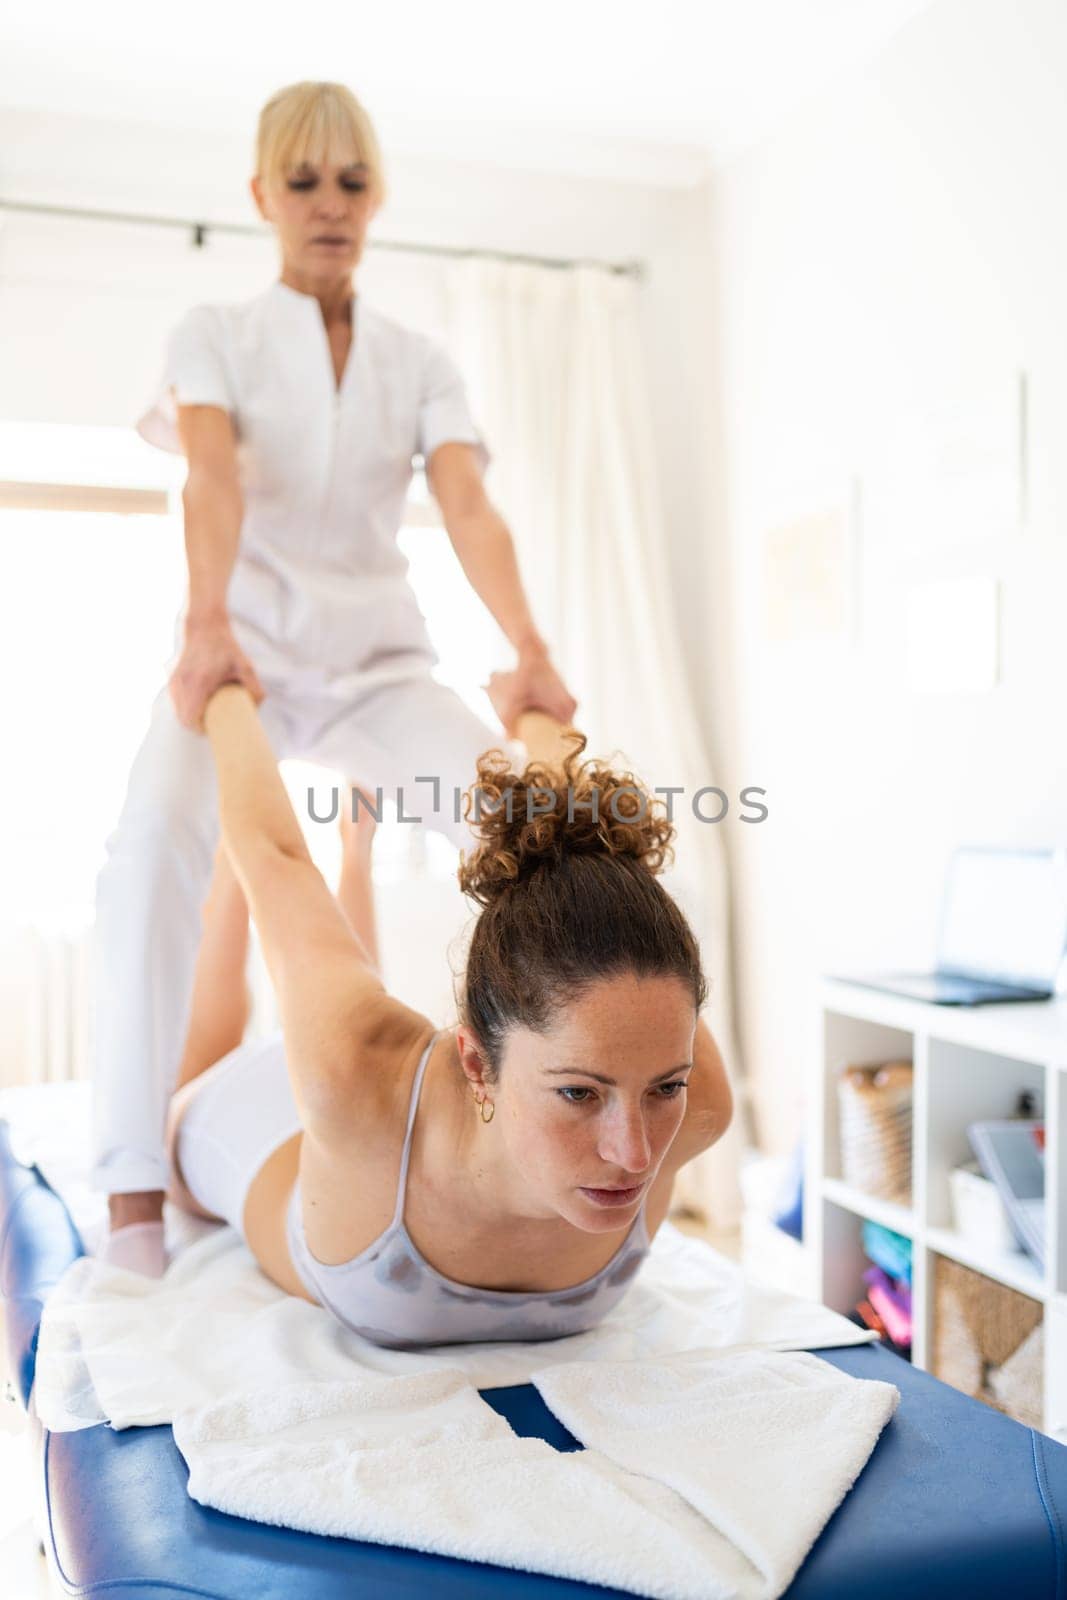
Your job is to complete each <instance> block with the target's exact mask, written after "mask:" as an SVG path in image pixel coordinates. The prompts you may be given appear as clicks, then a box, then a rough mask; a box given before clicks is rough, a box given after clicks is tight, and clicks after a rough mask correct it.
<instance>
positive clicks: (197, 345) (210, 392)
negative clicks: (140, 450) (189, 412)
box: [137, 306, 236, 455]
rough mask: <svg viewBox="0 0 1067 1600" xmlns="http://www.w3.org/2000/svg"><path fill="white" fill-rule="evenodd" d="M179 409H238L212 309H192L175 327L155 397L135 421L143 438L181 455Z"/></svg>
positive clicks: (221, 334)
mask: <svg viewBox="0 0 1067 1600" xmlns="http://www.w3.org/2000/svg"><path fill="white" fill-rule="evenodd" d="M179 405H185V406H222V407H223V408H224V409H225V410H226V411H229V412H230V413H231V414H233V413H235V411H236V395H235V388H234V383H233V376H232V372H231V370H230V367H229V364H228V361H227V357H226V351H225V349H224V342H223V329H222V325H221V319H220V317H219V314H218V311H217V309H216V308H215V307H214V306H194V307H193V308H192V310H191V311H187V312H186V313H185V315H184V317H182V318H181V320H180V322H178V323H177V324H176V326H175V327H174V328H173V330H172V332H171V334H170V337H169V339H168V340H167V351H166V357H165V360H164V364H163V375H162V378H161V379H160V384H159V389H158V391H157V395H156V399H155V401H154V402H153V404H152V405H151V406H150V407H149V409H148V410H147V411H146V412H145V413H144V415H143V416H142V417H140V418H139V419H138V422H137V432H138V433H139V434H140V435H141V438H142V439H147V441H148V443H149V444H154V445H158V447H159V448H160V449H161V450H171V451H174V452H175V453H176V454H179V455H180V454H181V440H180V438H179V436H178V406H179Z"/></svg>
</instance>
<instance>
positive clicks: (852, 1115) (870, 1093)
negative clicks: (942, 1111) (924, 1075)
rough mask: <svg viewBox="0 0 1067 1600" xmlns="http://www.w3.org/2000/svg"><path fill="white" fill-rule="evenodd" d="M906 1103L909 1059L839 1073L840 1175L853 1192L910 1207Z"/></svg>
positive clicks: (909, 1086)
mask: <svg viewBox="0 0 1067 1600" xmlns="http://www.w3.org/2000/svg"><path fill="white" fill-rule="evenodd" d="M911 1100H912V1066H911V1062H910V1061H887V1062H884V1063H883V1064H881V1065H876V1066H851V1067H846V1068H845V1069H844V1071H843V1072H841V1073H840V1074H839V1076H838V1080H837V1102H838V1111H839V1122H840V1128H841V1175H842V1177H843V1178H844V1180H845V1182H846V1183H847V1184H850V1185H851V1186H852V1187H853V1188H854V1189H861V1190H862V1191H863V1193H864V1194H869V1195H875V1196H877V1197H878V1198H880V1199H883V1200H895V1201H897V1202H898V1203H899V1204H902V1205H910V1204H911Z"/></svg>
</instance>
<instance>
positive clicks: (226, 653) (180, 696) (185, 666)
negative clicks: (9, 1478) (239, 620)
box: [169, 617, 266, 733]
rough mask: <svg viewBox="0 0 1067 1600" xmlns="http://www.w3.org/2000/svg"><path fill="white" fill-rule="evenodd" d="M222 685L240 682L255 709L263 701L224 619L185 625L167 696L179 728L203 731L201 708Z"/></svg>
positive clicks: (252, 669)
mask: <svg viewBox="0 0 1067 1600" xmlns="http://www.w3.org/2000/svg"><path fill="white" fill-rule="evenodd" d="M224 683H243V684H244V686H245V688H246V689H247V690H248V691H249V693H250V694H251V696H252V698H253V700H254V701H255V703H256V705H257V706H258V705H259V704H260V702H261V701H262V700H264V699H265V698H266V693H265V691H264V688H263V685H262V684H261V683H260V681H259V677H258V676H257V673H256V669H255V667H254V666H253V665H252V663H251V661H250V660H249V659H248V657H247V656H246V655H245V653H244V651H243V650H242V649H241V646H240V645H239V644H238V643H237V640H236V639H235V638H234V636H233V631H232V629H231V628H230V624H229V621H228V620H227V619H226V618H225V617H220V618H217V619H212V620H211V621H206V622H198V623H190V622H188V621H187V622H186V625H185V639H184V642H183V645H182V653H181V655H180V656H179V658H178V662H177V665H176V666H175V668H174V671H173V672H172V673H171V677H170V685H169V687H170V697H171V699H172V700H173V702H174V709H175V711H176V712H177V713H178V720H179V722H181V724H182V726H183V727H186V728H191V729H192V730H193V731H194V732H196V733H203V731H204V707H205V706H206V705H207V703H208V701H209V700H210V698H211V696H212V695H213V694H214V693H215V690H216V689H218V688H220V687H221V686H222V684H224Z"/></svg>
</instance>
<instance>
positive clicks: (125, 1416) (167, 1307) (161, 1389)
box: [34, 1222, 874, 1432]
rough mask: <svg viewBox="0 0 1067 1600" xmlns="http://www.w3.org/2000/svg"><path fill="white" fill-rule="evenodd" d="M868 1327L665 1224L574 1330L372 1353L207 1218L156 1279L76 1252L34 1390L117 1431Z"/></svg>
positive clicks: (815, 1342) (42, 1343)
mask: <svg viewBox="0 0 1067 1600" xmlns="http://www.w3.org/2000/svg"><path fill="white" fill-rule="evenodd" d="M873 1337H874V1335H873V1334H871V1333H870V1332H868V1331H867V1330H866V1329H861V1328H857V1327H856V1326H855V1325H854V1324H853V1323H851V1322H849V1321H847V1319H846V1318H845V1317H841V1316H838V1315H837V1313H836V1312H833V1311H828V1310H827V1309H826V1307H825V1306H821V1305H819V1304H817V1302H815V1301H809V1300H801V1299H798V1298H797V1297H795V1296H793V1295H786V1294H782V1293H780V1292H779V1291H777V1290H773V1289H766V1288H762V1287H761V1286H759V1285H757V1284H754V1283H751V1282H750V1281H748V1280H747V1279H746V1278H745V1277H744V1275H743V1274H742V1273H741V1271H740V1270H739V1268H738V1267H737V1265H736V1264H735V1263H734V1262H732V1261H729V1260H727V1258H726V1257H725V1256H722V1255H720V1254H719V1253H718V1252H717V1251H715V1250H713V1249H712V1248H711V1247H710V1246H709V1245H708V1244H706V1243H705V1242H704V1241H703V1240H702V1239H694V1238H690V1237H688V1236H686V1235H685V1234H683V1233H681V1232H680V1231H679V1229H677V1228H676V1227H675V1226H674V1225H673V1224H672V1223H669V1222H665V1223H663V1225H662V1226H661V1227H660V1229H659V1231H658V1233H657V1234H656V1237H655V1239H654V1241H653V1244H652V1249H651V1252H650V1253H649V1255H648V1256H647V1257H646V1259H645V1261H644V1262H643V1264H642V1267H641V1271H640V1272H639V1273H638V1275H637V1277H636V1279H635V1280H634V1282H633V1283H632V1284H631V1286H630V1288H629V1290H628V1291H627V1293H626V1294H625V1295H624V1296H623V1298H622V1299H621V1300H620V1301H619V1302H618V1304H617V1305H616V1306H615V1307H614V1308H613V1310H612V1311H611V1312H610V1313H609V1315H608V1316H607V1317H606V1318H605V1319H604V1321H603V1322H602V1323H601V1324H600V1325H599V1327H596V1328H594V1329H592V1330H591V1331H590V1332H589V1333H579V1334H573V1335H570V1336H568V1337H567V1338H564V1339H554V1340H552V1341H550V1342H549V1343H541V1344H539V1343H530V1342H527V1343H517V1342H516V1343H500V1344H459V1345H438V1346H435V1347H432V1348H430V1349H426V1350H420V1351H407V1350H387V1349H384V1348H382V1347H380V1346H378V1345H374V1344H371V1343H370V1342H369V1341H368V1340H366V1339H363V1338H361V1337H360V1336H359V1334H357V1333H353V1332H351V1331H350V1330H349V1329H347V1328H344V1327H342V1325H341V1324H340V1323H339V1322H338V1321H337V1320H336V1318H335V1317H333V1316H331V1315H330V1313H329V1312H327V1311H324V1310H323V1309H322V1308H321V1307H320V1306H314V1305H311V1304H310V1303H309V1302H308V1301H306V1300H302V1299H299V1298H297V1297H296V1296H294V1295H289V1294H286V1293H285V1291H284V1290H283V1289H279V1288H278V1286H277V1285H276V1284H273V1283H271V1282H270V1280H269V1279H268V1278H267V1277H266V1276H265V1275H264V1274H263V1273H262V1272H261V1271H260V1270H259V1268H258V1267H257V1265H256V1263H255V1261H254V1260H253V1258H252V1256H251V1254H250V1253H249V1251H248V1250H247V1249H246V1247H245V1246H244V1245H243V1244H242V1243H241V1241H240V1239H239V1238H238V1236H237V1235H236V1233H234V1232H233V1230H232V1229H230V1228H225V1227H213V1228H212V1229H211V1231H210V1232H209V1233H208V1235H207V1236H206V1237H205V1238H202V1239H200V1240H199V1241H198V1242H197V1243H195V1244H192V1245H189V1246H187V1247H186V1248H185V1249H184V1250H182V1251H180V1252H179V1254H178V1255H177V1257H176V1258H175V1260H174V1261H173V1262H172V1263H171V1265H170V1267H169V1268H168V1270H167V1272H166V1274H165V1275H164V1277H162V1278H160V1279H150V1278H143V1277H140V1276H138V1275H136V1274H134V1273H129V1272H122V1271H121V1270H119V1269H118V1268H114V1267H108V1266H106V1265H105V1264H103V1263H101V1262H97V1261H94V1260H92V1259H89V1258H83V1259H82V1260H80V1261H77V1262H75V1264H74V1265H73V1266H72V1267H71V1268H70V1270H69V1271H68V1272H67V1273H66V1274H65V1275H64V1277H63V1279H62V1280H61V1282H60V1283H59V1284H58V1285H57V1286H56V1288H55V1290H54V1291H53V1292H52V1294H51V1295H50V1296H49V1299H48V1303H47V1305H46V1306H45V1311H44V1317H43V1319H42V1322H41V1333H40V1339H39V1343H38V1349H37V1379H36V1384H35V1389H34V1395H35V1401H36V1406H37V1412H38V1415H39V1416H40V1418H41V1421H42V1422H43V1423H44V1425H45V1427H47V1428H50V1429H52V1431H53V1432H62V1431H66V1430H69V1429H72V1428H80V1427H89V1426H92V1425H93V1424H95V1423H98V1422H103V1421H110V1422H111V1425H112V1426H113V1427H115V1428H128V1427H134V1426H136V1425H145V1426H150V1425H152V1424H155V1423H160V1422H171V1421H173V1419H174V1418H175V1417H176V1416H177V1415H178V1413H179V1412H181V1411H187V1410H188V1409H189V1408H190V1407H196V1406H203V1405H206V1404H208V1403H209V1402H210V1401H212V1400H221V1399H223V1398H224V1397H225V1396H227V1395H231V1394H234V1393H236V1392H238V1391H239V1390H242V1389H244V1388H248V1387H251V1386H255V1387H257V1388H263V1389H268V1388H273V1387H281V1386H283V1385H285V1384H287V1383H301V1382H307V1381H312V1380H318V1381H326V1380H343V1379H345V1378H349V1377H354V1376H355V1375H356V1373H357V1372H358V1371H359V1370H360V1369H363V1370H370V1371H375V1372H382V1373H396V1374H399V1375H402V1376H407V1375H408V1374H410V1373H413V1372H426V1371H436V1370H440V1369H441V1368H452V1369H456V1368H458V1369H459V1370H461V1371H463V1372H465V1373H466V1374H467V1376H468V1377H469V1378H470V1379H471V1380H472V1381H473V1383H474V1385H475V1387H476V1388H481V1389H484V1388H488V1387H490V1386H492V1385H494V1384H509V1383H526V1382H528V1381H529V1379H530V1375H531V1373H533V1372H535V1371H537V1370H538V1369H539V1368H543V1367H546V1366H549V1365H554V1364H555V1363H557V1362H566V1361H576V1360H583V1361H631V1360H643V1359H648V1360H658V1359H661V1358H667V1357H676V1356H678V1355H680V1354H683V1353H685V1352H692V1353H694V1354H696V1355H697V1356H699V1355H702V1354H704V1353H706V1352H721V1351H723V1350H727V1349H730V1348H738V1347H740V1348H751V1347H758V1348H763V1349H780V1350H799V1349H819V1348H828V1347H834V1346H840V1345H848V1344H858V1343H866V1342H867V1341H869V1340H870V1339H872V1338H873Z"/></svg>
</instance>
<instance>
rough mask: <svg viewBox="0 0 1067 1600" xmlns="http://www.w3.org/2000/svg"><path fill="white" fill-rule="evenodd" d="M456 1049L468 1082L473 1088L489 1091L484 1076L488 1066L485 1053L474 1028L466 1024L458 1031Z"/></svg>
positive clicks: (462, 1024) (460, 1026) (461, 1024)
mask: <svg viewBox="0 0 1067 1600" xmlns="http://www.w3.org/2000/svg"><path fill="white" fill-rule="evenodd" d="M456 1049H457V1050H458V1051H459V1063H460V1066H461V1067H462V1068H463V1074H464V1077H465V1078H466V1079H467V1082H468V1083H469V1084H470V1085H471V1087H472V1088H475V1089H478V1090H484V1089H487V1088H488V1085H487V1084H486V1082H485V1080H484V1078H483V1076H482V1074H483V1072H484V1070H485V1065H486V1061H485V1053H484V1051H483V1049H482V1046H481V1044H480V1042H479V1040H478V1036H477V1034H476V1033H475V1032H474V1030H473V1028H468V1027H467V1025H466V1023H464V1022H461V1023H460V1025H459V1027H458V1028H457V1029H456Z"/></svg>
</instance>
